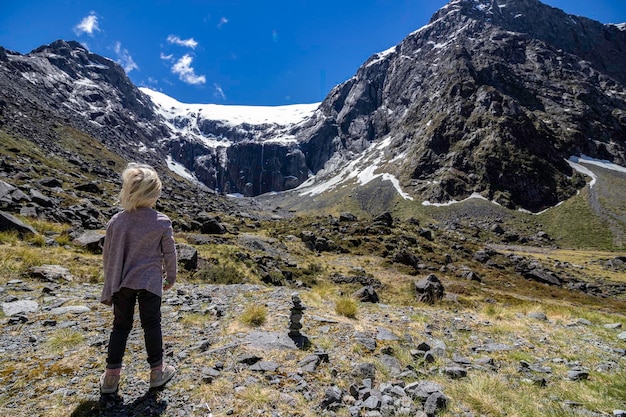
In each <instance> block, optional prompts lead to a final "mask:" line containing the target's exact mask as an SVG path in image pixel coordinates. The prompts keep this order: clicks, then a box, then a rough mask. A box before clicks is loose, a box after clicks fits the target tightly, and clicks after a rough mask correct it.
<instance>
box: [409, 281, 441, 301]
mask: <svg viewBox="0 0 626 417" xmlns="http://www.w3.org/2000/svg"><path fill="white" fill-rule="evenodd" d="M415 292H416V296H417V300H418V301H420V302H422V303H426V304H434V303H435V302H437V301H439V300H441V299H442V298H443V294H444V288H443V284H442V283H441V281H440V280H439V278H437V276H436V275H435V274H430V275H428V276H427V277H426V278H424V279H421V280H420V281H418V282H416V283H415Z"/></svg>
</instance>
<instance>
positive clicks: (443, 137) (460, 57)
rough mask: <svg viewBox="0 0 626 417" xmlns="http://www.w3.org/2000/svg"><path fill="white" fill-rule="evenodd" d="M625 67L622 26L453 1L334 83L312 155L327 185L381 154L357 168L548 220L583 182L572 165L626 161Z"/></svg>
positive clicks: (313, 129)
mask: <svg viewBox="0 0 626 417" xmlns="http://www.w3.org/2000/svg"><path fill="white" fill-rule="evenodd" d="M623 68H626V32H625V31H624V30H623V28H621V29H620V28H619V27H617V26H614V25H603V24H601V23H599V22H595V21H592V20H590V19H586V18H582V17H576V16H571V15H567V14H565V13H564V12H562V11H560V10H558V9H554V8H552V7H549V6H546V5H544V4H542V3H540V2H539V1H536V0H498V1H491V0H490V1H486V0H482V1H479V0H458V1H452V2H450V3H449V4H448V5H446V6H445V7H443V8H442V9H441V10H439V11H438V12H437V13H436V14H435V15H434V16H433V17H432V19H431V21H430V23H429V24H428V25H426V26H425V27H423V28H421V29H419V30H418V31H416V32H414V33H412V34H410V35H409V36H408V37H407V38H406V39H405V40H403V41H402V42H401V43H400V44H399V45H397V46H396V47H394V48H391V49H389V50H388V51H385V52H383V53H380V54H376V55H374V56H372V57H371V58H370V59H369V60H368V61H367V62H366V63H365V64H364V65H363V66H362V67H361V68H359V70H358V72H357V74H356V75H355V76H354V77H352V78H351V79H350V80H348V81H346V82H345V83H343V84H341V85H339V86H337V87H335V88H334V89H333V90H332V91H331V93H330V94H329V95H328V97H327V98H326V99H325V100H324V102H323V103H322V104H321V106H320V109H319V111H318V113H316V115H315V116H313V117H312V118H311V119H310V120H308V121H307V123H306V126H305V127H304V128H303V129H302V132H301V133H300V135H299V138H300V140H301V142H302V145H301V147H302V149H303V150H304V152H305V154H306V155H307V162H308V165H309V167H310V168H311V170H312V172H314V173H316V174H317V176H318V177H321V178H325V177H326V178H330V177H332V178H335V179H336V171H333V169H332V168H331V169H329V168H328V167H335V166H341V165H342V164H341V160H342V159H354V157H355V156H356V155H362V154H363V152H364V151H365V150H368V149H370V150H371V149H372V148H376V147H378V149H377V150H376V151H374V152H373V153H374V154H375V155H372V157H370V158H369V160H370V162H366V163H365V164H363V166H362V167H361V168H359V167H358V166H355V167H354V169H355V170H360V172H365V171H366V170H368V169H370V166H371V160H372V158H374V159H375V160H376V166H377V169H376V172H377V173H387V174H390V175H393V176H394V177H395V178H397V180H398V183H399V185H400V187H401V189H402V190H403V192H405V193H407V194H408V195H410V196H415V197H416V198H421V199H422V200H429V201H431V202H437V203H444V202H447V201H450V200H455V199H456V200H459V199H463V198H466V197H468V196H470V195H471V194H472V193H475V192H478V193H480V194H481V195H482V196H484V197H486V198H488V199H489V200H494V201H496V202H499V203H501V204H503V205H505V206H507V207H511V208H513V207H522V208H526V209H529V210H533V211H537V210H541V209H544V208H546V207H549V206H552V205H554V204H556V203H558V202H559V201H563V200H564V199H566V198H568V197H569V196H571V195H573V194H574V193H575V192H576V190H577V189H579V188H580V186H581V185H582V184H583V182H582V181H581V179H580V178H579V177H578V176H577V175H575V173H574V172H573V171H572V169H571V168H570V167H569V166H568V164H567V163H566V160H567V159H568V158H569V157H570V156H571V155H582V154H584V155H589V156H592V157H595V158H599V159H607V160H611V161H614V162H616V163H619V164H622V165H623V164H624V162H626V161H625V153H624V150H625V149H624V141H625V139H626V113H625V110H626V107H625V106H626V91H625V89H624V88H625V87H624V86H625V82H626V79H625V77H626V76H625V75H624V74H625V73H624V71H623ZM364 159H368V158H364ZM354 177H355V173H349V174H348V173H346V175H344V176H343V177H342V181H343V183H344V185H345V183H346V182H349V181H350V180H351V179H352V178H354ZM335 181H336V180H335Z"/></svg>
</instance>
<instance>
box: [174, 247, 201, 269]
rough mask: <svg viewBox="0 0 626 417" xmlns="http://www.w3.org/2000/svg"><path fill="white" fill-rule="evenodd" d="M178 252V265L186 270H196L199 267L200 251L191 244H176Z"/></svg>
mask: <svg viewBox="0 0 626 417" xmlns="http://www.w3.org/2000/svg"><path fill="white" fill-rule="evenodd" d="M176 251H177V252H178V265H180V266H181V267H182V268H183V269H184V270H185V271H195V270H196V269H198V251H197V250H196V249H195V248H194V247H193V246H189V245H183V244H178V245H176Z"/></svg>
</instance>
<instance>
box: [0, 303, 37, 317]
mask: <svg viewBox="0 0 626 417" xmlns="http://www.w3.org/2000/svg"><path fill="white" fill-rule="evenodd" d="M38 309H39V303H37V301H33V300H18V301H12V302H8V303H2V311H4V314H5V315H7V316H15V315H19V314H24V313H33V312H35V311H37V310H38Z"/></svg>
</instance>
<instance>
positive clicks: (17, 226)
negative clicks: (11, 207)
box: [0, 211, 37, 236]
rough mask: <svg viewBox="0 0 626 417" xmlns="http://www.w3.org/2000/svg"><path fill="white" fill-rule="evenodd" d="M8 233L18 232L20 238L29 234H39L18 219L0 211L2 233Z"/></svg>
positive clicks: (0, 230) (0, 229)
mask: <svg viewBox="0 0 626 417" xmlns="http://www.w3.org/2000/svg"><path fill="white" fill-rule="evenodd" d="M6 231H16V232H17V233H19V234H20V236H23V235H26V234H29V233H32V234H37V232H35V229H33V228H32V227H31V226H28V225H26V224H24V223H22V222H21V221H20V219H18V218H17V217H15V216H12V215H11V214H9V213H6V212H4V211H0V232H6Z"/></svg>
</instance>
